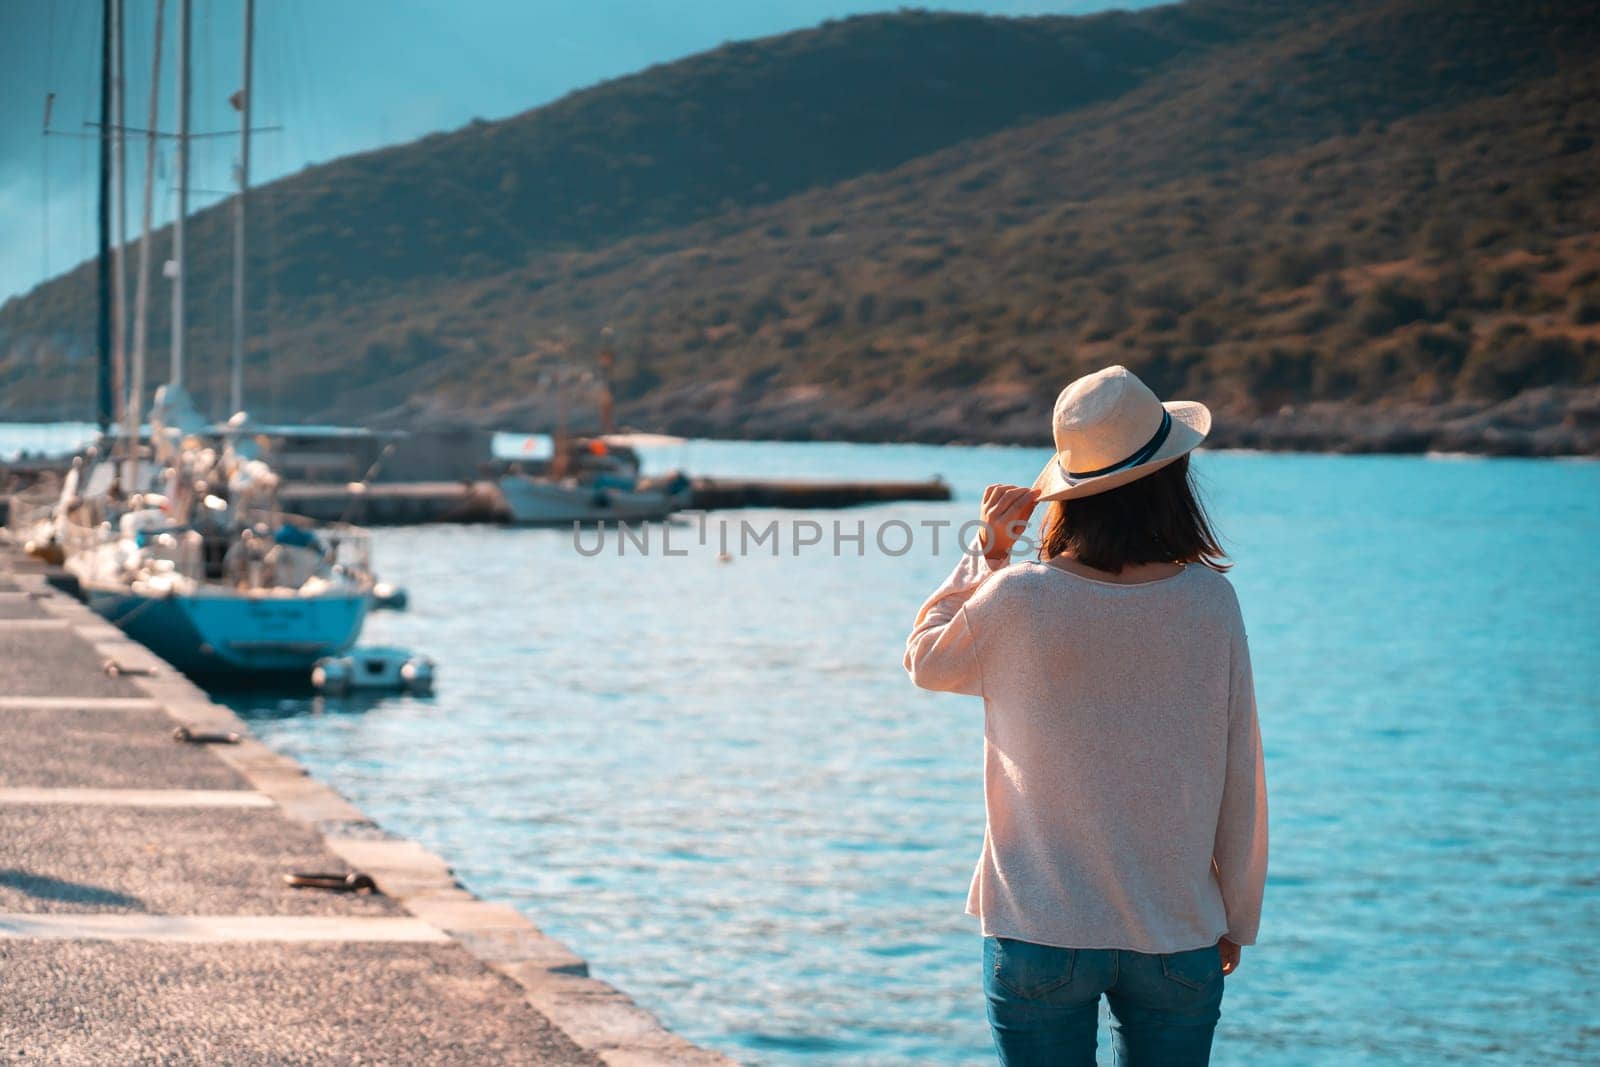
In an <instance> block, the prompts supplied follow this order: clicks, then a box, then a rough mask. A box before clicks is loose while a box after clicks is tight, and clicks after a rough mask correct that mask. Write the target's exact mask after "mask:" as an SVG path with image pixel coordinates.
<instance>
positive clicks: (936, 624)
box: [905, 552, 1003, 696]
mask: <svg viewBox="0 0 1600 1067" xmlns="http://www.w3.org/2000/svg"><path fill="white" fill-rule="evenodd" d="M1002 567H1003V564H998V563H995V562H993V561H991V560H990V559H988V558H987V557H986V556H984V555H982V554H981V553H980V554H977V555H974V554H973V553H972V552H964V553H962V555H961V562H960V563H957V564H956V568H955V570H953V571H951V572H950V577H948V578H946V579H945V580H944V584H943V585H941V586H939V588H938V589H935V590H934V591H933V595H932V596H930V597H929V598H928V599H927V601H926V602H925V603H924V604H923V605H922V610H920V611H918V612H917V620H916V622H915V623H913V624H912V627H911V636H909V637H907V638H906V657H905V666H906V672H907V673H908V674H910V675H911V682H912V684H913V685H916V686H919V687H921V688H923V689H935V690H939V691H941V692H948V693H966V694H968V695H969V696H982V695H983V677H982V673H981V671H980V670H979V667H978V650H977V643H976V641H975V640H974V638H973V633H972V629H971V620H970V619H968V617H967V611H966V605H967V601H968V600H970V599H971V598H972V595H973V594H974V593H976V592H977V591H978V588H979V586H981V585H982V584H983V583H984V581H985V580H986V579H988V578H989V577H990V576H991V575H993V574H997V573H999V571H1000V570H1001V569H1002Z"/></svg>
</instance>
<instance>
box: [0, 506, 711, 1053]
mask: <svg viewBox="0 0 1600 1067" xmlns="http://www.w3.org/2000/svg"><path fill="white" fill-rule="evenodd" d="M0 536H3V535H0ZM108 661H114V662H115V664H116V665H117V666H118V667H119V668H120V671H119V672H117V673H113V672H110V671H108V670H106V669H105V665H106V663H107V662H108ZM146 672H148V673H146ZM180 725H182V726H188V727H190V728H191V729H192V730H195V731H212V732H229V731H232V732H237V733H239V734H241V735H244V739H243V740H242V742H241V743H239V744H234V745H196V744H186V743H181V742H178V741H176V740H175V739H174V737H173V731H174V730H175V728H176V727H178V726H180ZM296 871H317V872H341V873H343V872H350V871H360V872H363V873H366V874H368V875H370V876H371V877H372V878H373V879H374V881H375V882H376V883H377V886H378V888H379V890H380V891H381V892H380V893H379V894H376V895H368V894H360V895H352V894H346V893H331V892H326V891H321V890H315V889H292V888H289V887H288V886H287V885H286V884H285V882H284V875H285V874H288V873H290V872H296ZM0 1060H4V1061H6V1062H17V1063H29V1064H32V1063H49V1064H107V1065H111V1064H115V1065H118V1067H122V1065H132V1064H156V1063H159V1064H163V1065H166V1064H208V1065H209V1064H250V1065H257V1064H319V1065H320V1064H355V1063H361V1064H471V1065H480V1064H482V1065H491V1064H587V1065H596V1064H600V1063H605V1064H611V1065H616V1067H624V1065H630V1067H631V1065H647V1064H661V1065H681V1064H691V1065H697V1067H698V1065H710V1064H726V1063H728V1062H729V1061H727V1060H726V1059H724V1058H723V1057H721V1056H719V1055H716V1054H714V1053H710V1052H707V1051H705V1050H703V1049H699V1048H696V1047H695V1046H693V1045H691V1044H689V1043H688V1042H687V1041H684V1040H683V1039H682V1038H680V1037H677V1036H676V1035H674V1034H671V1033H669V1032H667V1031H666V1030H664V1029H662V1028H661V1026H660V1024H659V1023H658V1022H657V1021H656V1020H655V1018H654V1017H653V1016H651V1015H650V1014H648V1013H647V1012H645V1011H643V1010H642V1009H640V1008H639V1007H637V1006H636V1005H634V1004H633V1003H632V1001H630V1000H628V998H627V997H626V996H624V995H623V994H621V993H619V992H618V991H617V990H615V989H613V988H612V987H610V986H608V985H605V984H604V983H602V982H599V981H596V980H594V979H592V978H589V977H588V969H587V966H586V965H585V964H584V962H583V961H582V960H581V959H579V958H578V957H577V956H575V955H573V954H572V953H571V952H570V951H569V950H568V949H567V948H565V946H563V945H561V944H559V943H558V942H555V941H553V940H551V939H550V938H547V937H545V936H544V935H543V934H542V933H540V932H539V930H538V929H537V928H535V927H534V926H533V925H532V924H530V923H529V922H528V921H527V920H526V919H524V918H523V917H522V916H521V915H520V914H518V913H517V912H515V911H513V910H512V909H510V908H505V907H500V906H498V905H492V904H487V903H485V902H483V901H480V900H478V899H477V898H476V897H474V896H472V895H471V894H470V893H468V892H467V891H466V890H464V889H463V888H461V886H460V885H458V884H457V883H456V881H455V879H454V878H453V877H452V875H451V873H450V870H449V868H448V867H446V866H445V864H444V863H443V861H442V860H440V859H439V858H438V857H436V856H433V855H432V854H430V853H428V852H427V851H426V850H424V849H422V848H421V847H420V846H418V845H416V844H414V843H412V842H410V841H405V840H401V839H398V838H394V837H391V836H390V835H388V834H387V833H385V832H384V831H383V830H382V829H380V828H379V827H378V826H376V825H374V824H373V823H372V822H371V821H370V820H368V819H367V818H366V817H365V816H363V815H362V813H361V812H360V811H358V810H356V809H355V808H353V807H352V806H351V805H350V804H349V803H347V802H346V801H345V800H344V799H343V798H341V797H340V796H338V794H336V793H334V792H333V791H332V790H331V789H329V788H328V787H326V786H324V785H322V784H321V783H318V782H316V781H314V780H312V779H311V778H309V777H308V776H307V775H306V774H305V772H304V770H303V769H302V768H301V767H300V766H299V765H298V764H296V763H295V762H294V761H292V760H290V759H287V758H285V757H283V756H280V755H278V754H277V753H275V752H273V751H272V750H270V749H268V748H267V747H266V746H265V745H262V744H261V743H260V742H258V741H256V740H254V739H253V738H251V737H249V736H248V730H247V728H246V726H245V724H244V723H243V722H242V721H240V720H239V719H238V718H237V717H235V716H234V715H233V713H232V712H230V711H228V710H227V709H226V708H223V707H220V706H218V705H216V704H213V703H212V702H211V701H210V700H209V699H207V697H206V696H205V694H204V693H203V692H202V691H200V690H199V689H197V688H196V687H195V686H193V685H192V684H191V683H189V682H188V681H187V680H186V679H185V678H184V677H183V676H182V675H180V674H177V673H176V672H174V671H172V670H171V669H170V668H168V667H167V666H166V665H165V664H164V663H162V662H160V661H159V660H157V659H155V658H154V657H153V656H151V655H150V653H149V652H147V651H146V650H145V649H144V648H143V647H142V646H140V645H137V644H134V643H133V642H130V641H128V640H127V639H125V638H124V637H123V635H122V634H121V633H120V631H118V630H117V629H115V628H114V627H112V626H110V625H109V624H107V623H105V622H104V621H103V620H101V619H99V618H98V617H97V616H95V615H94V614H93V613H91V612H90V611H89V610H88V609H87V608H85V607H84V606H82V605H81V604H80V603H78V602H77V601H76V600H74V599H71V598H69V597H67V596H64V595H62V594H60V593H58V592H55V591H54V590H52V589H51V588H50V587H49V585H48V584H47V583H46V581H45V580H44V577H43V572H42V568H39V567H37V566H36V565H34V564H32V563H31V562H29V561H27V560H25V559H22V558H21V557H20V556H19V555H18V554H17V553H16V551H15V549H14V548H12V547H10V546H8V545H7V544H5V543H4V542H3V541H0Z"/></svg>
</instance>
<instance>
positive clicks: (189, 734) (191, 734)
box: [172, 726, 244, 745]
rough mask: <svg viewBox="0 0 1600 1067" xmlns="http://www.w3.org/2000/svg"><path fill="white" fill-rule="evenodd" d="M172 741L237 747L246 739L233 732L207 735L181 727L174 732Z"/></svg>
mask: <svg viewBox="0 0 1600 1067" xmlns="http://www.w3.org/2000/svg"><path fill="white" fill-rule="evenodd" d="M172 739H173V740H174V741H182V742H183V743H184V744H188V745H237V744H238V743H239V742H240V741H243V740H244V738H242V737H240V736H239V735H238V734H236V733H233V732H231V731H230V732H228V733H205V732H202V731H195V730H191V729H189V728H188V727H187V726H180V727H178V728H177V729H176V730H174V731H172Z"/></svg>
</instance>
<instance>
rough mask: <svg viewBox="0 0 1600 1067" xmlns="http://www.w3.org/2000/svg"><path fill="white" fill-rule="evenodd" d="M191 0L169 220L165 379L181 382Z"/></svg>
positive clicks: (186, 9)
mask: <svg viewBox="0 0 1600 1067" xmlns="http://www.w3.org/2000/svg"><path fill="white" fill-rule="evenodd" d="M191 5H192V0H181V2H180V3H179V5H178V212H177V215H176V216H174V218H173V220H172V262H173V271H174V274H173V276H172V371H171V373H170V374H169V375H168V380H169V381H170V382H171V383H172V384H173V385H177V386H181V385H183V329H184V321H183V285H184V280H185V279H184V275H186V274H187V273H188V270H187V268H186V266H185V264H184V249H183V221H184V216H186V215H187V214H189V97H190V85H189V23H190V7H191Z"/></svg>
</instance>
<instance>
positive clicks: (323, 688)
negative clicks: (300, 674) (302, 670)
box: [311, 647, 434, 696]
mask: <svg viewBox="0 0 1600 1067" xmlns="http://www.w3.org/2000/svg"><path fill="white" fill-rule="evenodd" d="M433 673H434V664H433V660H431V659H429V658H428V657H427V656H414V655H412V654H411V653H410V652H407V651H406V650H405V649H403V648H382V647H378V648H353V649H351V650H350V651H349V652H347V653H345V654H344V655H342V656H324V657H323V658H322V659H319V660H317V662H316V665H315V666H313V667H312V668H311V684H312V685H313V686H315V687H316V689H317V691H318V692H321V693H329V694H332V695H334V696H339V695H342V694H345V693H354V692H367V691H372V690H381V691H389V692H403V693H415V694H417V695H419V696H425V695H427V694H429V693H431V692H433Z"/></svg>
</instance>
